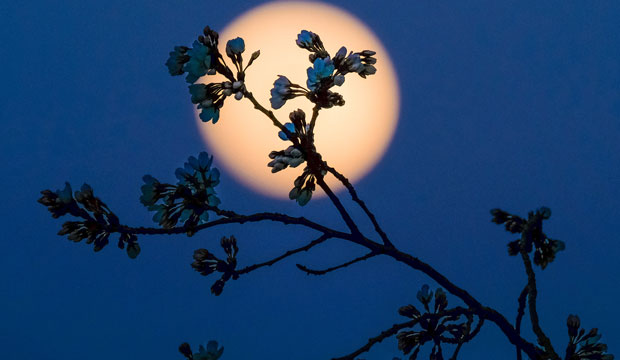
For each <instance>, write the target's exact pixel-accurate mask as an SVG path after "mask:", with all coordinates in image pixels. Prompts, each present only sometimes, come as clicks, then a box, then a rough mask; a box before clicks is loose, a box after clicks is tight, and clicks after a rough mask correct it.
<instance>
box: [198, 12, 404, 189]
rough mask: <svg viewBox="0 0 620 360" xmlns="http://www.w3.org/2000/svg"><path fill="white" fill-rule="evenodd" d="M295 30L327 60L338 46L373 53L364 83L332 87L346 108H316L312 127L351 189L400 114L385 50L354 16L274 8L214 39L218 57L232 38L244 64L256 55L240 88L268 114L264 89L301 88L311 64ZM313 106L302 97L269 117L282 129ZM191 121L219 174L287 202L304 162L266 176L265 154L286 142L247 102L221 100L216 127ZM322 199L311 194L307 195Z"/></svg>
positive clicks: (350, 78)
mask: <svg viewBox="0 0 620 360" xmlns="http://www.w3.org/2000/svg"><path fill="white" fill-rule="evenodd" d="M301 30H308V31H312V32H314V33H316V34H318V35H319V36H320V37H321V40H322V41H323V44H324V45H325V49H326V50H327V51H328V52H329V53H330V55H331V56H332V57H333V56H334V55H335V54H336V52H337V51H338V49H340V47H341V46H345V47H346V48H347V51H353V52H358V51H362V50H373V51H376V52H377V54H376V55H375V57H376V58H377V63H376V64H375V67H376V68H377V73H376V74H375V75H371V76H368V77H367V78H366V79H363V78H361V77H360V76H359V75H357V74H355V73H350V74H348V75H347V76H346V81H345V82H344V84H343V85H342V86H340V87H334V88H332V91H336V92H338V93H340V94H341V95H342V96H343V97H344V99H345V102H346V103H345V105H344V106H342V107H333V108H330V109H322V110H321V111H320V115H319V117H318V119H317V123H316V127H315V144H316V148H317V151H318V152H319V153H321V154H322V156H323V160H325V161H327V163H328V164H329V165H330V166H332V167H335V168H336V169H337V170H338V171H339V172H340V173H342V174H344V175H345V176H346V177H348V178H349V180H350V181H351V182H352V183H353V184H355V182H356V181H357V180H359V179H360V178H362V177H363V176H364V175H366V174H367V173H368V172H369V171H370V170H371V169H372V167H373V166H374V165H376V163H377V162H378V161H379V160H380V159H381V157H382V156H383V154H384V153H385V151H386V149H387V146H388V145H389V143H390V140H391V138H392V136H393V134H394V131H395V129H396V123H397V120H398V110H399V91H398V82H397V78H396V74H395V71H394V67H393V65H392V62H391V61H390V58H389V56H388V53H387V51H386V50H385V48H384V47H383V45H382V44H381V42H380V41H379V39H378V38H377V36H376V35H375V34H374V33H373V32H372V31H371V30H370V29H369V28H368V27H367V26H366V25H364V24H363V23H362V22H361V21H360V20H358V19H357V18H355V17H354V16H353V15H351V14H349V13H347V12H345V11H343V10H341V9H339V8H336V7H333V6H330V5H326V4H322V3H315V2H273V3H268V4H266V5H262V6H259V7H256V8H254V9H252V10H250V11H248V12H246V13H244V14H242V15H241V16H239V17H238V18H236V19H234V20H233V21H232V22H231V23H230V24H229V25H228V26H227V27H226V28H225V29H224V30H223V31H222V32H221V33H220V52H221V53H222V54H226V52H225V47H226V42H227V41H228V40H230V39H234V38H236V37H238V36H239V37H242V38H243V39H244V40H245V48H246V50H245V52H244V53H243V58H244V62H245V63H247V61H248V60H249V59H250V55H251V54H252V53H253V52H254V51H256V50H260V57H259V58H258V59H257V60H256V61H254V63H253V64H252V65H251V66H250V67H249V68H248V70H247V71H246V79H245V85H246V88H247V89H248V91H250V92H252V94H253V95H254V97H255V98H256V99H257V100H258V102H259V103H261V104H262V105H263V106H264V107H265V108H267V109H270V110H273V109H271V106H270V103H269V98H270V90H271V88H273V82H274V81H275V80H276V79H277V76H278V75H284V76H286V77H288V78H289V79H290V80H291V81H292V82H293V83H297V84H300V85H303V86H304V87H305V86H306V79H307V77H306V69H307V68H308V67H310V66H312V64H311V63H310V62H309V60H308V55H309V54H310V53H309V52H308V51H307V50H305V49H301V48H299V47H298V46H297V45H296V43H295V40H296V39H297V34H299V33H300V31H301ZM227 60H228V59H227ZM228 63H229V64H230V60H228ZM213 79H216V81H217V78H216V77H209V76H207V77H205V78H203V79H202V81H207V82H211V81H214V80H213ZM312 107H313V104H312V103H310V102H309V101H308V100H307V99H306V98H304V97H298V98H295V99H292V100H288V101H287V102H286V104H285V105H284V106H283V107H282V108H280V109H278V110H273V111H274V114H275V116H276V117H277V118H278V119H279V120H280V122H281V123H286V122H289V118H288V115H289V113H290V112H292V111H293V110H296V109H302V110H303V111H304V112H305V113H306V117H307V119H308V120H309V118H310V115H311V114H312ZM196 119H197V122H198V129H199V131H200V133H201V134H202V136H203V138H204V140H205V142H206V144H207V147H208V149H209V150H210V152H211V153H212V154H214V156H215V162H216V163H217V165H218V166H219V167H223V168H224V169H225V171H226V173H229V174H232V175H233V176H234V177H235V178H236V179H237V180H238V181H240V182H241V183H242V184H244V185H246V186H248V187H249V188H251V189H253V190H254V191H257V192H259V193H261V194H264V195H268V196H273V197H278V198H283V197H288V193H289V191H290V190H291V189H292V188H293V181H294V179H295V178H296V177H297V176H299V175H300V174H301V172H302V170H303V168H304V165H305V164H302V165H300V166H299V167H297V168H287V169H284V170H282V171H280V172H278V173H275V174H272V173H271V171H270V170H271V168H269V167H267V163H268V162H269V161H270V160H271V159H269V157H268V154H269V153H270V152H271V151H272V150H283V149H285V148H287V147H288V146H289V145H290V143H288V142H285V141H282V140H280V139H279V138H278V131H279V130H278V129H277V128H276V127H274V126H273V124H272V122H271V121H270V120H269V119H268V118H267V117H266V116H265V115H264V114H262V113H260V112H259V111H257V110H256V109H254V107H253V105H252V104H251V103H250V101H249V100H247V99H241V100H240V101H236V100H235V99H234V98H233V97H229V98H228V99H226V102H225V104H224V107H223V108H222V109H221V111H220V119H219V121H218V122H217V123H216V124H212V123H203V122H202V121H201V120H200V119H199V118H198V113H196ZM326 181H327V183H328V184H329V185H330V186H331V187H332V189H334V190H339V189H341V188H342V186H341V185H340V184H339V183H338V182H337V180H335V179H333V177H332V176H326ZM324 195H325V194H324V193H323V192H322V191H321V190H320V189H319V188H317V190H316V191H315V193H314V195H313V197H319V196H324Z"/></svg>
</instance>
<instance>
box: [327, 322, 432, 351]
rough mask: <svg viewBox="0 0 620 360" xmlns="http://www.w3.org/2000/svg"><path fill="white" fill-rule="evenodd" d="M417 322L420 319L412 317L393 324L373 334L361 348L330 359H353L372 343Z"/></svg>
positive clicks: (371, 345)
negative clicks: (412, 318) (377, 333)
mask: <svg viewBox="0 0 620 360" xmlns="http://www.w3.org/2000/svg"><path fill="white" fill-rule="evenodd" d="M418 322H420V319H414V320H410V321H407V322H405V323H401V324H395V325H394V326H392V327H391V328H389V329H387V330H385V331H382V332H381V333H380V334H379V335H377V336H375V337H373V338H370V339H368V343H366V345H364V346H362V347H361V348H359V349H357V350H355V351H354V352H352V353H351V354H349V355H346V356H343V357H339V358H333V359H332V360H354V359H355V357H356V356H358V355H360V354H363V353H365V352H367V351H369V350H370V349H371V348H372V347H373V345H375V344H377V343H380V342H381V341H383V340H384V339H387V338H389V337H391V336H394V335H396V333H397V332H399V331H400V330H402V329H406V328H410V327H413V326H415V325H416V324H417V323H418Z"/></svg>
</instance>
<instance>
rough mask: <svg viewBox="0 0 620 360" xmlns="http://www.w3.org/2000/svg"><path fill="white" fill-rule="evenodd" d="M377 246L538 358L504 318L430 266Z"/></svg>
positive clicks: (535, 348)
mask: <svg viewBox="0 0 620 360" xmlns="http://www.w3.org/2000/svg"><path fill="white" fill-rule="evenodd" d="M377 245H378V246H379V247H380V248H382V250H381V251H383V253H384V254H385V255H388V256H390V257H392V258H394V259H395V260H397V261H399V262H402V263H404V264H406V265H408V266H409V267H411V268H413V269H416V270H419V271H421V272H423V273H424V274H426V275H428V276H429V277H430V278H431V279H433V280H435V282H437V283H438V284H439V285H441V286H442V287H443V288H444V289H446V290H447V291H448V292H450V293H451V294H453V295H454V296H457V297H458V298H460V299H461V300H463V302H464V303H465V304H467V306H469V307H470V308H471V309H472V310H473V311H474V312H475V314H476V315H478V316H479V317H480V318H481V319H486V320H489V321H491V322H493V323H495V324H496V325H497V326H498V327H499V328H500V330H501V331H502V332H503V333H504V334H505V335H506V337H507V338H508V340H509V341H510V342H511V343H512V344H513V345H518V346H519V347H520V348H521V349H522V350H523V351H525V353H526V354H527V355H528V356H529V357H530V358H532V359H536V358H537V357H538V356H539V354H540V350H539V349H538V348H537V347H536V346H535V345H534V344H532V343H530V342H529V341H527V340H525V339H523V338H522V337H521V336H520V335H519V334H518V333H517V332H516V330H515V328H514V327H513V326H512V325H511V324H510V322H509V321H508V320H507V319H506V318H505V317H504V315H502V314H501V313H499V312H498V311H497V310H495V309H493V308H490V307H487V306H483V305H482V304H481V303H480V302H479V301H478V300H476V299H475V298H474V297H473V296H472V295H470V294H469V293H468V292H467V291H465V290H464V289H462V288H460V287H458V286H456V285H455V284H453V283H452V282H451V281H450V280H448V278H446V277H445V276H444V275H442V274H441V273H439V272H438V271H437V270H435V269H434V268H433V267H432V266H430V265H429V264H427V263H425V262H423V261H421V260H420V259H418V258H416V257H413V256H412V255H409V254H407V253H404V252H401V251H399V250H398V249H396V248H389V247H386V246H382V245H380V244H377Z"/></svg>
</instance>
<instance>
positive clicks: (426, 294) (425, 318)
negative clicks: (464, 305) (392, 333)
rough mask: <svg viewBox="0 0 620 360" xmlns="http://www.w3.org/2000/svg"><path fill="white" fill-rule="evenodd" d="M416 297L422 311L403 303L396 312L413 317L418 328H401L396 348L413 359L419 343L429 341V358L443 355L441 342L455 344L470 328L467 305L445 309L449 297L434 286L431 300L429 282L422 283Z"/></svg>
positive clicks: (469, 312) (418, 348) (468, 332)
mask: <svg viewBox="0 0 620 360" xmlns="http://www.w3.org/2000/svg"><path fill="white" fill-rule="evenodd" d="M417 299H418V301H420V303H422V305H423V307H424V309H425V312H424V313H422V312H420V311H419V310H418V309H417V308H416V307H415V306H413V305H406V306H403V307H401V308H400V309H398V313H399V314H400V315H402V316H404V317H407V318H409V319H412V320H414V321H415V324H414V325H413V326H418V325H419V326H420V328H421V329H420V330H412V331H409V330H404V331H401V332H399V333H398V334H397V335H396V338H397V339H398V348H399V350H401V351H402V352H403V354H405V355H407V354H409V353H411V355H410V357H409V359H411V360H413V359H416V358H417V356H418V353H419V351H420V349H421V348H422V346H424V344H426V343H432V344H433V347H432V349H431V359H443V354H442V347H441V344H442V343H448V344H455V343H458V342H459V341H463V340H464V339H465V337H466V336H468V335H469V334H470V332H471V325H472V322H473V320H474V319H473V314H472V312H471V311H467V310H466V309H461V310H460V311H456V310H457V309H456V308H455V309H447V307H448V299H447V296H446V292H445V291H444V290H443V289H442V288H437V290H436V291H435V296H434V300H435V301H434V304H433V305H432V306H431V302H433V291H431V290H430V288H429V286H428V285H423V286H422V288H421V289H420V290H419V291H418V293H417Z"/></svg>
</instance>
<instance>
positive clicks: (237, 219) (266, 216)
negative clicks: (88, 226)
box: [111, 211, 351, 239]
mask: <svg viewBox="0 0 620 360" xmlns="http://www.w3.org/2000/svg"><path fill="white" fill-rule="evenodd" d="M222 214H227V215H228V216H227V217H224V218H221V219H217V220H213V221H209V222H207V223H204V224H202V225H198V226H196V227H195V228H194V229H193V230H194V231H195V232H198V231H200V230H204V229H207V228H211V227H215V226H218V225H224V224H244V223H248V222H261V221H274V222H279V223H282V224H285V225H289V224H293V225H301V226H304V227H307V228H310V229H313V230H316V231H319V232H322V233H323V234H325V235H329V236H330V237H335V238H341V239H350V238H351V235H350V234H347V233H344V232H341V231H337V230H334V229H331V228H328V227H326V226H323V225H320V224H317V223H315V222H313V221H310V220H308V219H306V218H304V217H292V216H288V215H285V214H280V213H269V212H262V213H255V214H251V215H239V214H236V213H233V212H231V211H224V212H222ZM111 230H114V231H115V232H119V233H128V234H136V235H174V234H184V233H186V232H187V231H188V228H186V227H185V226H177V227H173V228H170V229H164V228H148V227H130V226H126V225H120V226H119V227H118V228H117V229H111Z"/></svg>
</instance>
